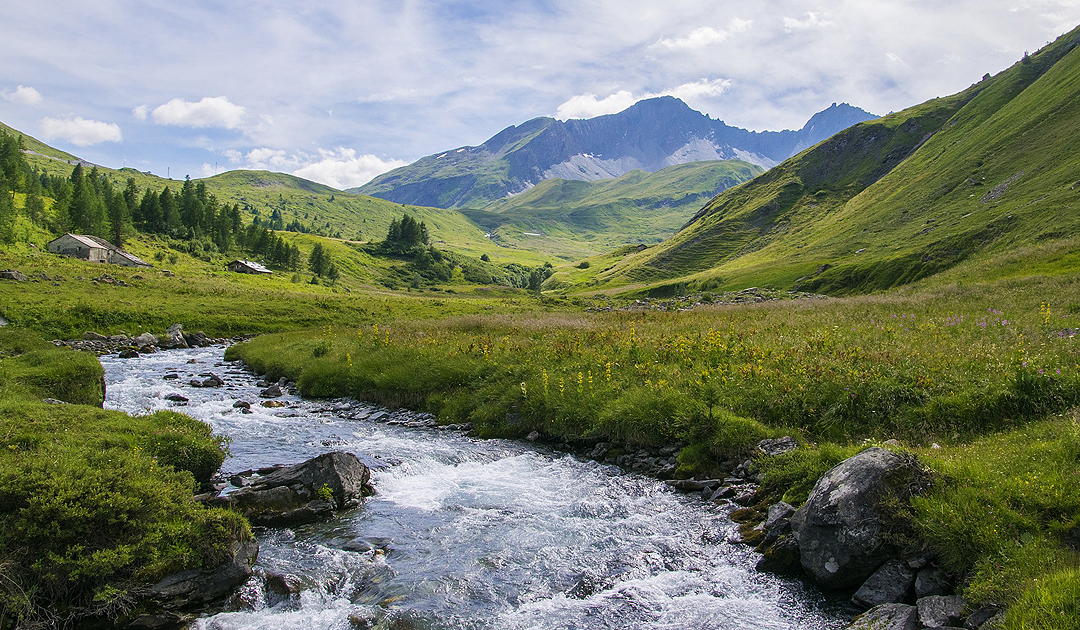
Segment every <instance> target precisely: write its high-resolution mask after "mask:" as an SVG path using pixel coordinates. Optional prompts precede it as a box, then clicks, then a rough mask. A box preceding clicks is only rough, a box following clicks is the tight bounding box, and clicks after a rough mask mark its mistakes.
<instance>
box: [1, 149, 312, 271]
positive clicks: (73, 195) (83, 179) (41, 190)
mask: <svg viewBox="0 0 1080 630" xmlns="http://www.w3.org/2000/svg"><path fill="white" fill-rule="evenodd" d="M23 149H24V146H23V142H22V137H21V136H20V137H17V138H16V137H12V136H10V135H8V134H3V133H0V191H3V193H5V194H0V241H2V242H11V241H12V240H14V230H13V226H14V222H15V216H16V209H15V204H14V201H15V195H16V193H23V194H25V195H26V201H25V203H24V212H25V215H26V217H27V219H29V220H30V221H31V222H32V223H34V224H35V225H38V226H40V227H42V228H45V229H47V230H49V231H51V232H54V233H64V232H74V233H78V234H89V235H92V236H97V237H100V238H103V239H106V240H108V241H110V242H112V243H113V244H114V245H117V246H118V247H123V246H124V243H126V242H127V240H128V239H129V238H130V237H131V236H132V234H134V233H135V232H143V233H147V234H157V235H161V236H166V237H169V238H172V239H175V240H180V241H186V242H188V244H189V246H190V251H192V252H193V253H194V252H195V251H196V250H198V251H206V250H213V251H216V252H220V253H223V254H227V253H229V252H234V251H237V252H248V253H250V254H257V255H261V256H262V257H263V259H264V260H265V261H267V262H268V263H269V264H271V265H275V266H278V267H281V268H283V269H288V270H291V271H298V270H300V269H302V268H303V265H304V261H303V259H302V255H301V253H300V249H299V248H298V247H297V246H296V245H290V244H288V243H287V242H285V239H283V238H282V237H280V236H278V235H277V234H276V233H275V232H274V231H273V230H272V229H269V227H268V226H267V225H266V223H264V222H263V221H260V220H258V218H256V220H254V221H253V222H252V223H250V224H248V225H246V226H245V225H244V224H243V222H242V219H241V211H240V206H239V205H238V204H231V205H230V204H223V203H221V202H220V201H218V199H217V198H216V197H215V196H214V195H213V194H212V193H210V192H209V191H207V189H206V184H204V183H203V182H201V181H200V182H194V181H192V180H191V178H190V177H189V178H186V179H185V180H184V182H183V184H181V185H180V188H179V190H177V191H175V192H174V191H173V189H172V188H171V187H170V186H164V187H163V188H161V189H160V190H155V189H152V188H149V187H148V188H146V189H145V190H140V189H139V187H138V185H137V184H136V182H135V179H134V178H131V177H129V178H128V179H127V181H126V182H125V184H124V186H123V187H119V186H116V185H115V184H114V183H113V181H112V179H111V178H110V177H109V176H108V175H106V174H105V173H102V172H100V171H99V170H98V168H97V167H96V166H92V167H91V168H89V169H87V168H86V167H84V165H83V164H82V163H77V164H75V166H74V167H73V168H72V170H71V174H70V175H69V176H67V177H63V176H59V175H52V174H49V173H45V172H39V171H37V170H36V169H35V168H33V167H31V166H30V165H29V163H28V162H27V161H26V158H25V157H24V155H23ZM43 197H51V198H52V199H53V206H52V212H48V213H47V212H46V211H45V202H44V199H43ZM279 221H280V219H279ZM294 223H295V221H294ZM290 225H291V224H290Z"/></svg>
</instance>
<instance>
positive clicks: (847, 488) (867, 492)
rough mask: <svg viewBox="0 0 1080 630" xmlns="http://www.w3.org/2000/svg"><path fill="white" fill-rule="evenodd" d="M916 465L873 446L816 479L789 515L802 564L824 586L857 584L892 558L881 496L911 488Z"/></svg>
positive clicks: (850, 586) (902, 494) (901, 492)
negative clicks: (804, 499)
mask: <svg viewBox="0 0 1080 630" xmlns="http://www.w3.org/2000/svg"><path fill="white" fill-rule="evenodd" d="M916 471H917V466H916V465H915V462H913V460H912V458H910V457H904V456H902V455H898V454H896V453H893V452H892V451H887V450H885V449H883V448H876V447H875V448H869V449H867V450H865V451H863V452H861V453H859V454H858V455H855V456H854V457H851V458H848V459H846V460H844V461H843V462H841V463H840V464H838V465H837V466H835V467H834V468H833V469H832V470H830V471H829V472H827V473H826V474H825V476H824V477H822V478H821V479H819V480H818V482H817V484H815V485H814V489H813V490H812V491H811V492H810V496H809V498H808V499H807V500H806V503H804V504H803V505H802V507H800V508H799V509H798V510H796V512H795V514H794V515H793V516H792V517H791V528H792V532H793V533H794V535H795V538H796V539H797V540H798V542H799V553H800V555H801V561H802V566H803V568H804V569H806V572H807V573H808V574H809V575H810V576H811V577H813V578H814V580H815V581H816V582H817V583H818V584H819V585H821V586H823V587H825V588H853V587H857V586H859V585H861V584H862V583H863V582H865V581H866V578H868V577H870V575H871V574H872V573H873V572H874V571H875V570H876V569H877V568H878V567H879V566H881V565H882V564H883V563H884V562H885V560H887V559H888V558H889V550H888V549H887V548H886V546H885V540H884V536H883V534H884V532H883V530H882V515H881V514H880V513H879V511H878V507H877V505H878V501H879V499H880V498H881V497H882V496H883V495H884V494H885V493H888V492H892V493H894V494H896V495H897V496H899V497H900V498H905V497H906V495H907V494H908V493H909V492H908V490H907V488H909V487H910V486H911V480H912V479H911V478H912V476H913V475H914V474H915V473H916Z"/></svg>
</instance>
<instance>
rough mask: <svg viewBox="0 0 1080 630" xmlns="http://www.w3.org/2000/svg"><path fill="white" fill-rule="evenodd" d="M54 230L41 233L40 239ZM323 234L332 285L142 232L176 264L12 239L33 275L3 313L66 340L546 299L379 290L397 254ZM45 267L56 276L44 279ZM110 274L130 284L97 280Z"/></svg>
mask: <svg viewBox="0 0 1080 630" xmlns="http://www.w3.org/2000/svg"><path fill="white" fill-rule="evenodd" d="M286 236H287V237H288V238H290V239H294V240H295V241H296V242H297V243H298V244H299V246H300V247H301V248H302V249H310V247H311V246H312V244H313V243H314V242H315V240H316V239H317V238H319V237H313V236H309V235H289V234H287V235H286ZM46 238H47V235H43V236H41V237H40V238H38V239H37V240H39V241H43V240H45V239H46ZM321 242H323V243H324V244H325V245H326V246H327V247H328V249H329V250H330V252H331V254H332V256H333V258H334V260H335V261H336V264H338V265H339V266H340V267H341V270H342V274H343V275H342V279H341V280H340V281H339V282H338V283H337V285H335V286H333V287H329V286H321V285H320V286H313V285H310V284H307V283H306V282H300V283H294V282H292V280H291V278H292V275H291V274H289V273H275V274H274V275H272V276H269V277H265V276H248V275H244V274H235V273H231V272H228V271H225V267H224V265H225V262H226V259H225V258H224V257H218V258H214V259H212V260H211V261H209V262H206V261H203V260H200V259H198V258H194V257H192V256H189V255H188V254H186V253H183V252H176V251H173V250H170V249H168V248H167V247H166V245H164V244H163V243H162V242H160V241H157V240H155V239H139V240H134V241H132V242H131V243H130V248H129V249H130V250H131V251H132V252H133V253H135V254H136V255H138V256H140V257H143V258H145V259H146V260H154V253H155V252H158V251H161V252H168V253H170V254H175V255H176V262H175V263H172V262H169V259H168V258H166V259H165V260H163V261H155V265H156V267H155V268H154V269H150V270H146V269H129V268H124V267H117V266H115V265H100V264H94V263H88V262H85V261H81V260H75V259H71V258H65V257H61V256H54V255H52V254H47V253H44V252H43V251H42V249H41V247H40V245H38V247H37V248H35V247H31V246H28V245H11V246H5V248H3V249H2V250H0V269H18V270H20V271H22V272H23V273H25V274H26V275H28V276H30V278H31V281H30V282H15V281H9V280H2V281H0V316H2V317H4V318H5V319H7V320H9V321H10V322H11V323H12V325H13V326H18V327H22V328H29V329H32V330H35V331H37V332H39V333H41V334H42V335H44V336H46V337H47V338H50V339H52V338H64V339H67V338H73V337H78V336H79V335H81V334H82V333H83V332H84V331H87V330H94V331H97V332H101V333H109V334H114V333H117V332H119V331H121V330H123V331H126V332H128V333H131V334H139V333H142V332H146V331H149V332H153V333H161V332H162V331H164V329H165V328H166V327H168V326H169V325H171V324H173V323H177V322H179V323H182V324H183V325H184V327H185V329H187V330H203V331H205V332H206V333H208V334H210V335H211V336H232V335H237V334H242V333H259V332H273V331H282V330H295V329H299V328H309V327H322V326H326V325H327V324H332V325H335V326H338V325H344V326H356V325H368V324H371V323H376V322H380V321H384V320H386V319H387V318H389V317H391V314H392V316H394V317H417V318H431V317H439V316H444V315H451V314H462V313H500V312H510V311H515V310H519V311H530V310H533V309H537V308H541V306H540V304H539V303H538V302H537V301H536V300H535V299H534V298H530V297H528V296H527V294H526V292H525V291H524V290H520V289H507V288H500V287H475V286H472V285H467V284H465V283H464V282H463V281H460V280H457V281H454V282H452V283H450V286H451V287H454V290H456V291H457V292H458V293H457V294H456V295H451V294H449V293H448V292H442V291H439V292H436V291H427V292H423V293H403V292H394V291H388V290H385V289H381V288H379V286H378V285H377V284H375V283H374V282H368V281H365V279H364V276H363V274H370V273H372V270H375V271H377V272H378V271H380V270H385V268H386V266H387V265H388V264H397V263H396V262H394V261H390V262H388V261H387V260H386V259H373V258H371V257H370V256H368V255H367V254H365V253H363V252H360V251H357V250H356V248H354V247H353V246H351V245H349V244H347V243H342V242H338V241H334V240H332V239H321ZM164 270H169V271H172V272H174V273H175V277H168V276H166V275H164V274H163V271H164ZM42 274H44V275H45V276H46V277H47V278H48V280H45V279H42V278H41V275H42ZM103 274H109V275H110V276H112V277H113V278H116V279H118V280H123V281H124V282H125V283H127V284H129V285H131V286H127V287H123V286H115V285H110V284H100V283H95V282H94V281H93V279H94V278H98V277H100V276H102V275H103ZM357 276H360V277H359V278H357ZM307 277H309V276H308V275H305V276H304V278H305V279H306V278H307ZM544 308H546V307H544Z"/></svg>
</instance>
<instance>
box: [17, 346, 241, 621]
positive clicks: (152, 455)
mask: <svg viewBox="0 0 1080 630" xmlns="http://www.w3.org/2000/svg"><path fill="white" fill-rule="evenodd" d="M102 376H103V375H102V369H101V365H100V364H99V363H98V362H97V361H96V359H94V357H93V356H91V355H88V354H84V353H77V352H72V351H68V350H61V349H57V348H54V347H53V346H52V345H51V344H48V343H46V342H44V341H42V340H41V339H40V338H38V337H36V336H35V335H33V334H30V333H28V332H26V331H19V330H11V329H9V328H4V329H0V620H3V623H7V622H11V623H13V624H14V625H15V626H16V627H22V626H23V625H24V624H25V625H26V626H27V627H29V626H31V625H33V624H36V623H41V624H46V625H49V626H63V625H65V624H67V623H70V622H71V621H72V620H75V619H78V618H81V617H85V616H88V615H97V614H106V615H110V616H113V615H115V614H117V613H119V612H121V611H123V610H124V609H125V608H127V607H128V606H129V605H130V604H131V603H132V602H133V601H135V599H136V598H135V593H136V591H137V589H139V588H141V587H144V586H146V585H148V584H152V583H153V582H155V581H156V580H158V579H160V578H161V577H163V576H165V575H167V574H168V573H172V572H175V571H179V570H182V569H188V568H211V567H215V566H218V565H219V564H221V563H222V562H224V561H226V560H228V559H230V557H229V554H230V551H229V549H230V545H231V544H232V543H233V542H234V541H236V540H237V539H238V538H243V537H250V535H251V533H250V530H249V529H248V526H247V523H246V522H245V521H244V520H243V518H241V517H239V516H237V515H236V514H234V513H231V512H227V511H224V510H217V509H214V510H209V509H206V508H204V507H203V506H202V505H200V504H196V503H195V502H194V500H193V499H192V490H193V488H194V482H195V481H196V480H206V479H208V478H209V477H210V476H211V475H212V474H213V473H214V472H215V471H216V470H217V468H218V466H220V465H221V462H222V460H223V459H224V452H223V450H222V444H221V440H220V439H219V438H217V437H215V436H213V435H211V432H210V427H209V426H207V425H205V424H203V423H201V422H198V421H196V420H194V419H192V418H189V417H187V416H183V415H181V414H177V413H172V412H158V413H155V414H153V415H150V416H140V417H131V416H128V415H127V414H123V413H119V412H115V411H106V410H103V409H100V408H99V406H100V404H101V396H102V390H101V382H102ZM45 397H50V398H59V399H61V400H65V401H67V402H69V403H72V404H45V403H43V402H41V399H42V398H45Z"/></svg>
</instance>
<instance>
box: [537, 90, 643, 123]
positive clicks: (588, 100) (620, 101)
mask: <svg viewBox="0 0 1080 630" xmlns="http://www.w3.org/2000/svg"><path fill="white" fill-rule="evenodd" d="M637 101H638V99H637V98H635V97H634V95H633V94H632V93H630V92H629V91H627V90H621V91H619V92H616V93H614V94H611V95H609V96H605V97H604V98H598V97H597V96H596V95H595V94H578V95H577V96H572V97H570V100H568V101H566V102H565V103H563V104H562V105H559V107H558V109H556V110H555V117H556V118H558V119H559V120H568V119H570V118H594V117H596V116H602V115H604V114H614V113H616V112H621V111H622V110H624V109H626V108H627V107H630V106H631V105H633V104H634V103H636V102H637Z"/></svg>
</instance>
